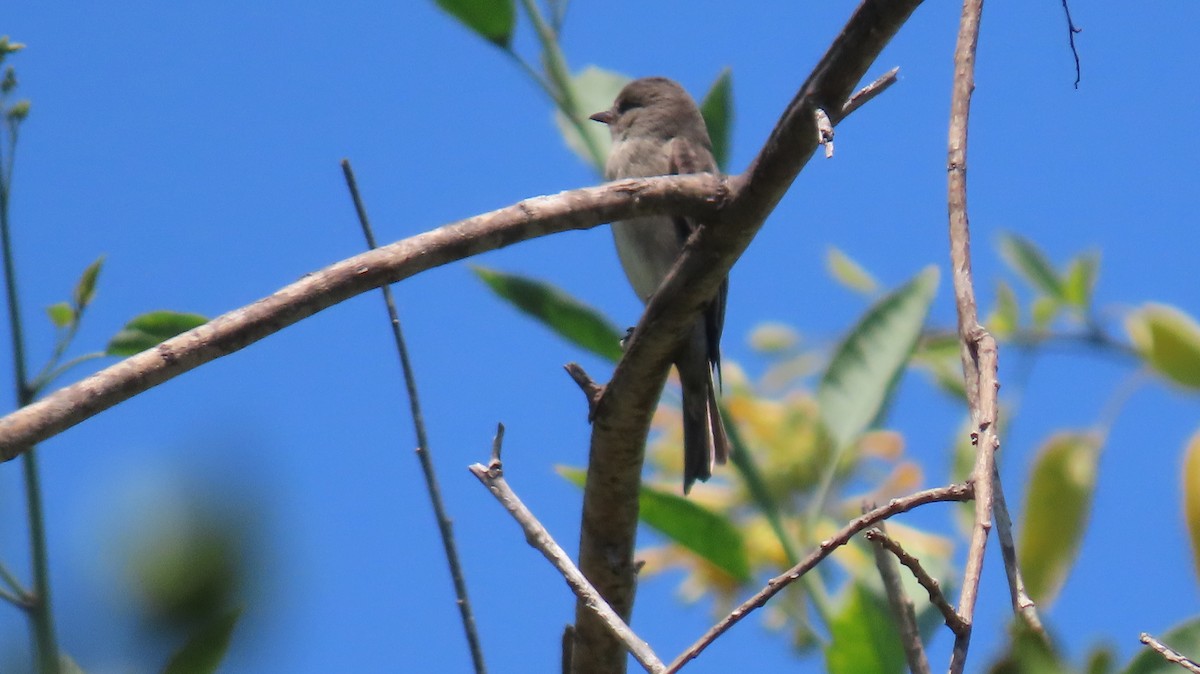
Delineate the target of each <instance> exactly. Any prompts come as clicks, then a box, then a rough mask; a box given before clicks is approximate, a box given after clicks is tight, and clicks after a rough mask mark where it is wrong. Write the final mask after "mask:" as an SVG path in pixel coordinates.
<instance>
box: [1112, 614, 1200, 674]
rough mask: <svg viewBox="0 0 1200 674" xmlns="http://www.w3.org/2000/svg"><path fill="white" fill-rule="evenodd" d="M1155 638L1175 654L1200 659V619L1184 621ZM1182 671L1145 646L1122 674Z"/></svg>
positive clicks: (1170, 673) (1161, 673) (1169, 673)
mask: <svg viewBox="0 0 1200 674" xmlns="http://www.w3.org/2000/svg"><path fill="white" fill-rule="evenodd" d="M1154 636H1155V638H1157V639H1158V640H1159V641H1161V642H1162V643H1164V644H1166V645H1167V646H1170V647H1171V648H1172V649H1174V650H1175V652H1177V653H1181V654H1183V655H1184V656H1185V657H1188V658H1191V659H1193V660H1196V659H1200V618H1192V619H1190V620H1187V621H1184V622H1182V623H1180V624H1179V625H1176V626H1175V627H1173V628H1171V629H1170V630H1169V631H1168V632H1167V633H1166V634H1156V635H1154ZM1182 671H1184V670H1183V669H1180V667H1179V665H1177V664H1175V663H1173V662H1167V661H1166V660H1165V659H1163V656H1162V655H1160V654H1159V653H1158V652H1157V651H1155V650H1153V649H1151V648H1150V647H1149V646H1143V647H1142V651H1141V652H1140V653H1138V654H1137V655H1136V656H1134V658H1133V660H1131V661H1130V662H1129V665H1127V666H1126V667H1125V669H1123V670H1121V674H1179V672H1182Z"/></svg>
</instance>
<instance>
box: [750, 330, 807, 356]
mask: <svg viewBox="0 0 1200 674" xmlns="http://www.w3.org/2000/svg"><path fill="white" fill-rule="evenodd" d="M748 341H749V342H750V348H752V349H754V350H755V351H757V352H759V353H763V354H780V353H788V352H790V351H792V350H793V349H795V348H796V345H797V344H799V343H800V333H798V332H796V329H795V328H793V327H792V326H790V325H784V324H783V323H763V324H761V325H758V326H756V327H755V328H754V330H753V331H751V333H750V338H749V340H748Z"/></svg>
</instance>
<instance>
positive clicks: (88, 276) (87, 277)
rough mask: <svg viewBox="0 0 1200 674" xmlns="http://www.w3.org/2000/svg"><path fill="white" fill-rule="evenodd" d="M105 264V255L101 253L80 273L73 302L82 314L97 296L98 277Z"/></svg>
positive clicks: (72, 295)
mask: <svg viewBox="0 0 1200 674" xmlns="http://www.w3.org/2000/svg"><path fill="white" fill-rule="evenodd" d="M103 266H104V256H103V255H101V256H100V257H98V258H96V261H95V262H93V263H91V264H89V265H88V266H87V269H84V270H83V273H82V274H80V275H79V281H78V282H77V283H76V284H75V292H74V293H72V294H71V304H72V305H74V307H75V311H76V312H77V313H80V314H82V313H83V310H84V309H86V308H87V306H88V305H89V304H91V303H92V299H93V298H94V297H95V296H96V278H97V277H98V276H100V269H101V268H102V267H103Z"/></svg>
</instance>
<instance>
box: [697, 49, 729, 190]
mask: <svg viewBox="0 0 1200 674" xmlns="http://www.w3.org/2000/svg"><path fill="white" fill-rule="evenodd" d="M700 114H701V115H702V116H703V117H704V125H705V126H707V127H708V137H709V138H710V139H711V140H712V151H713V158H715V159H716V160H717V166H718V167H719V168H720V169H721V171H725V170H726V168H727V167H728V165H729V147H730V137H731V136H732V135H733V71H732V70H730V69H729V68H726V69H724V70H722V71H721V74H720V75H717V79H716V80H715V81H714V82H713V83H712V86H711V87H709V88H708V93H707V94H705V95H704V100H702V101H701V102H700Z"/></svg>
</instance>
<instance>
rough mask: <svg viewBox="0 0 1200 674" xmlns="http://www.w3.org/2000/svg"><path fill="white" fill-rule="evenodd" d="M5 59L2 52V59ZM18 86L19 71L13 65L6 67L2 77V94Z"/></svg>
mask: <svg viewBox="0 0 1200 674" xmlns="http://www.w3.org/2000/svg"><path fill="white" fill-rule="evenodd" d="M3 60H4V55H3V53H0V61H3ZM16 88H17V71H16V69H15V68H13V67H12V66H9V67H7V68H5V69H4V78H3V79H0V94H7V93H10V92H12V90H13V89H16Z"/></svg>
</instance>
